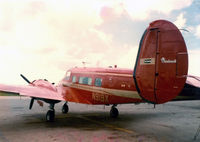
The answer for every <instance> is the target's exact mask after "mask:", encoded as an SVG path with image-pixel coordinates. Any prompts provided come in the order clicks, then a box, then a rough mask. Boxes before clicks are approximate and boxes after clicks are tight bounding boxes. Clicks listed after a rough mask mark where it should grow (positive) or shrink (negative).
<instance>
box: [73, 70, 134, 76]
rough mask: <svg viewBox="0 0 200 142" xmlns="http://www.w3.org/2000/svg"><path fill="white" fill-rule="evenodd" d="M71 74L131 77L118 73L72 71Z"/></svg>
mask: <svg viewBox="0 0 200 142" xmlns="http://www.w3.org/2000/svg"><path fill="white" fill-rule="evenodd" d="M72 73H78V74H90V75H91V74H95V75H111V76H125V77H133V75H132V74H120V73H100V72H77V71H72Z"/></svg>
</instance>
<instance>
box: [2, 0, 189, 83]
mask: <svg viewBox="0 0 200 142" xmlns="http://www.w3.org/2000/svg"><path fill="white" fill-rule="evenodd" d="M190 4H191V1H190V0H186V1H184V2H183V1H180V0H175V1H174V0H169V1H167V2H161V1H158V0H152V1H151V2H150V1H144V0H141V1H136V0H134V1H128V0H124V1H122V0H119V1H116V0H84V1H80V0H73V1H72V0H60V1H59V2H57V1H54V0H48V1H46V0H29V1H27V0H18V1H13V0H6V1H0V55H1V56H0V58H1V61H0V65H1V67H2V68H1V70H0V82H2V83H8V84H10V83H11V84H13V83H14V84H18V83H19V84H23V83H24V81H23V80H22V79H20V78H19V74H20V73H24V74H25V75H27V76H28V78H30V80H34V79H38V78H47V79H48V80H50V81H51V82H53V81H55V82H58V81H59V79H60V78H62V76H63V75H64V73H65V71H66V70H67V69H69V68H70V67H74V66H77V65H78V66H82V65H81V62H82V61H86V62H88V66H103V67H105V66H109V65H115V64H118V67H126V68H133V67H134V63H135V61H134V60H135V56H136V53H137V49H138V48H137V47H138V44H139V39H140V37H141V35H142V33H143V31H144V29H145V28H146V27H147V25H148V22H149V21H148V20H146V19H151V18H152V16H153V15H151V13H152V12H155V13H156V14H157V13H163V14H169V13H170V12H171V11H173V10H176V9H181V8H183V7H186V6H189V5H190ZM183 16H184V15H183ZM181 18H184V17H180V19H181ZM141 19H142V21H141ZM5 74H6V75H5Z"/></svg>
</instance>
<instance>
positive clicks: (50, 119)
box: [46, 110, 55, 122]
mask: <svg viewBox="0 0 200 142" xmlns="http://www.w3.org/2000/svg"><path fill="white" fill-rule="evenodd" d="M54 119H55V111H54V110H48V111H47V114H46V121H47V122H53V121H54Z"/></svg>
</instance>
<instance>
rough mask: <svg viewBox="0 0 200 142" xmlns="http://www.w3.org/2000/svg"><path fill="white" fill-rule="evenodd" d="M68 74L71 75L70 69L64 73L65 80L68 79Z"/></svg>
mask: <svg viewBox="0 0 200 142" xmlns="http://www.w3.org/2000/svg"><path fill="white" fill-rule="evenodd" d="M70 75H71V71H68V72H67V73H66V76H65V80H69V78H70Z"/></svg>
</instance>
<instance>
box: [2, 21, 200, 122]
mask: <svg viewBox="0 0 200 142" xmlns="http://www.w3.org/2000/svg"><path fill="white" fill-rule="evenodd" d="M187 72H188V53H187V49H186V45H185V41H184V39H183V37H182V34H181V33H180V31H179V30H178V29H177V27H176V26H175V25H174V24H173V23H171V22H169V21H165V20H157V21H154V22H152V23H150V24H149V27H148V28H147V29H146V30H145V32H144V34H143V36H142V38H141V41H140V44H139V50H138V55H137V58H136V64H135V68H134V71H133V70H130V69H119V68H87V67H83V68H78V67H75V68H72V69H70V70H68V71H67V72H66V75H65V77H64V78H63V79H62V80H61V81H60V82H59V84H58V85H57V86H55V85H54V84H52V83H50V82H48V81H47V80H42V79H39V80H35V81H33V82H30V81H29V80H28V79H27V78H26V77H24V76H23V75H21V77H22V78H23V79H24V80H25V81H26V82H28V84H29V85H27V86H10V85H3V84H0V90H1V91H3V92H14V93H18V94H19V95H23V96H29V97H31V98H32V99H31V102H30V106H29V108H30V109H31V108H32V106H33V102H34V100H41V101H44V102H46V103H49V104H50V109H49V111H48V112H47V114H46V120H47V121H54V118H55V110H54V105H55V104H56V103H59V102H61V101H65V104H64V105H63V107H62V112H63V113H67V112H68V105H67V102H76V103H84V104H93V105H112V107H111V110H110V115H111V117H117V116H118V114H119V112H118V110H117V108H116V106H117V104H123V103H141V102H148V103H153V104H162V103H165V102H168V101H171V100H180V99H188V96H189V97H191V96H192V95H191V96H190V94H187V95H184V93H183V94H182V95H179V94H180V92H181V91H182V89H183V87H184V85H185V88H186V87H188V88H189V89H190V88H191V86H192V87H196V88H200V83H199V82H200V80H199V79H198V78H197V77H194V76H190V77H189V78H190V79H191V78H192V79H193V80H195V81H197V83H196V84H195V85H194V84H192V83H193V82H194V81H191V80H190V81H189V80H188V81H187V82H186V78H187ZM186 85H191V86H186ZM178 95H179V96H178ZM193 96H194V95H193ZM193 99H195V97H193Z"/></svg>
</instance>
